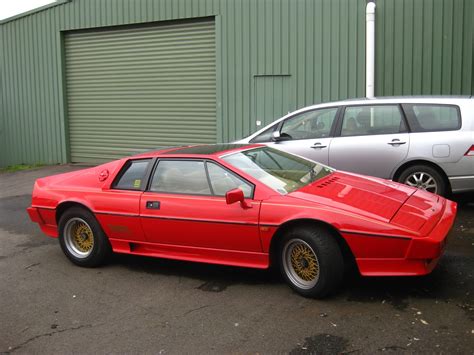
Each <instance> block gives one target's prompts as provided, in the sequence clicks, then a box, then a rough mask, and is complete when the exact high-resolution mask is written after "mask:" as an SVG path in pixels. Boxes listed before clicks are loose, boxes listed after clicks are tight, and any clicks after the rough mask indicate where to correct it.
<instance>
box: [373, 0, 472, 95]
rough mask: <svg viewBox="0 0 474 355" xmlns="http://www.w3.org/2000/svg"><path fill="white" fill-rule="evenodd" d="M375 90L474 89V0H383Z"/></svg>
mask: <svg viewBox="0 0 474 355" xmlns="http://www.w3.org/2000/svg"><path fill="white" fill-rule="evenodd" d="M376 16H377V18H376V33H377V37H376V45H377V48H376V83H375V91H376V95H380V96H381V95H418V94H447V95H449V94H454V95H459V94H464V95H472V94H473V93H474V77H473V75H474V68H473V66H474V57H473V50H474V47H473V42H474V1H473V0H383V1H377V13H376Z"/></svg>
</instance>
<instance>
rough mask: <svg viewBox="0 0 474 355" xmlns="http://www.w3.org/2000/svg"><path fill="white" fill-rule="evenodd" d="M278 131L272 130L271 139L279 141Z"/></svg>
mask: <svg viewBox="0 0 474 355" xmlns="http://www.w3.org/2000/svg"><path fill="white" fill-rule="evenodd" d="M281 140H282V139H281V136H280V131H273V133H272V141H274V142H279V141H281Z"/></svg>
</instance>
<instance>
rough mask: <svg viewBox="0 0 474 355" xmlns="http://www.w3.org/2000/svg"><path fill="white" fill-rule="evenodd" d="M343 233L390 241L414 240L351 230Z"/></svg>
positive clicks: (342, 231)
mask: <svg viewBox="0 0 474 355" xmlns="http://www.w3.org/2000/svg"><path fill="white" fill-rule="evenodd" d="M340 232H341V233H347V234H356V235H360V236H362V237H371V238H390V239H407V240H411V239H412V238H410V237H404V236H401V235H400V236H398V235H385V234H375V233H364V232H356V231H351V230H343V229H341V230H340Z"/></svg>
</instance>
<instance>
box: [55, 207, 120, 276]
mask: <svg viewBox="0 0 474 355" xmlns="http://www.w3.org/2000/svg"><path fill="white" fill-rule="evenodd" d="M59 244H60V245H61V249H62V250H63V252H64V254H65V255H66V256H67V257H68V259H69V260H71V261H72V262H73V263H74V264H76V265H79V266H85V267H94V266H98V265H100V264H102V263H103V262H104V261H105V260H106V259H107V257H108V256H109V255H110V254H111V250H112V249H111V247H110V243H109V240H108V239H107V236H106V235H105V233H104V232H103V230H102V228H101V227H100V225H99V223H98V222H97V220H96V219H95V217H94V215H93V214H92V213H91V212H89V211H88V210H86V209H83V208H78V207H73V208H70V209H68V210H67V211H65V212H64V214H63V215H62V216H61V218H60V220H59Z"/></svg>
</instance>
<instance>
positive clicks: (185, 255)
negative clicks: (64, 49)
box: [28, 145, 456, 276]
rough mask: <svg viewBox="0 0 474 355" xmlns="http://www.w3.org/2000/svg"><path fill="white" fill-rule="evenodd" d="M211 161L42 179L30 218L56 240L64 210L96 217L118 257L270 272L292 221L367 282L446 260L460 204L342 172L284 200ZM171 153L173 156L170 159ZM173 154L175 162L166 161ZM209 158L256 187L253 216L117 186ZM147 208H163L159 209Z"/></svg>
mask: <svg viewBox="0 0 474 355" xmlns="http://www.w3.org/2000/svg"><path fill="white" fill-rule="evenodd" d="M258 146H259V145H253V146H246V147H244V148H242V147H238V146H236V148H234V149H230V150H227V151H225V152H222V151H221V152H217V153H213V154H179V150H176V151H174V152H173V149H168V150H162V151H156V152H150V153H144V154H141V155H138V156H135V157H131V158H125V159H121V160H117V161H114V162H111V163H107V164H103V165H100V166H97V167H94V168H89V169H85V170H80V171H75V172H72V173H66V174H60V175H55V176H51V177H47V178H43V179H38V180H37V181H36V183H35V187H34V191H33V199H32V205H31V207H29V208H28V213H29V216H30V219H31V220H32V221H33V222H35V223H38V224H39V226H40V227H41V229H42V231H43V232H44V233H45V234H47V235H49V236H51V237H57V236H58V230H57V229H58V227H57V223H58V218H57V214H58V212H60V211H61V209H62V208H63V207H64V206H67V205H65V204H71V203H76V204H80V205H83V206H84V207H86V208H88V209H89V210H91V211H92V212H93V213H94V214H95V216H96V218H97V220H98V221H99V223H100V225H101V227H102V228H103V230H104V232H105V234H106V235H107V236H108V238H109V240H110V242H111V245H112V248H113V250H114V251H115V252H118V253H128V254H137V255H147V256H154V257H163V258H171V259H180V260H189V261H198V262H207V263H215V264H226V265H235V266H243V267H254V268H267V267H268V266H269V265H270V250H271V243H272V240H274V239H275V238H278V233H277V232H278V230H279V228H281V227H282V226H284V225H286V224H287V223H296V222H299V221H302V220H305V221H318V222H322V223H325V224H327V225H329V226H331V227H332V228H333V229H334V230H335V231H337V232H338V233H339V235H340V236H341V237H342V238H343V239H344V240H345V242H346V243H347V245H348V247H349V249H350V251H351V252H352V254H353V256H354V258H355V260H356V263H357V265H358V268H359V271H360V273H361V274H362V275H368V276H382V275H383V276H388V275H392V276H395V275H423V274H427V273H429V272H431V270H432V269H433V268H434V267H435V265H436V263H437V261H438V259H439V258H440V256H441V255H442V252H443V250H444V245H445V241H446V236H447V234H448V232H449V230H450V229H451V227H452V224H453V222H454V219H455V215H456V203H454V202H452V201H449V200H447V199H444V198H443V197H440V196H438V195H434V194H431V193H428V192H424V191H420V190H416V189H414V188H411V187H408V186H405V185H401V184H398V183H395V182H391V181H387V180H383V179H379V178H372V177H364V176H360V175H356V174H350V173H344V172H338V171H336V172H334V173H332V174H330V175H328V176H326V177H325V178H322V179H320V180H317V181H315V182H314V183H312V184H309V185H307V186H305V187H303V188H301V189H299V190H297V191H295V192H293V193H289V194H287V195H281V194H279V193H277V192H276V191H274V190H272V189H271V188H269V187H268V186H266V185H264V184H262V183H261V182H259V181H258V180H256V179H254V178H253V177H252V176H249V175H247V174H245V172H243V171H240V170H238V169H237V168H235V167H233V166H232V165H230V164H228V163H226V162H225V161H224V160H222V159H221V158H220V157H221V156H222V155H223V154H228V153H230V152H232V151H239V150H242V149H249V148H252V147H258ZM170 152H172V153H173V154H169V153H170ZM167 153H168V154H167ZM138 158H139V159H143V158H158V159H207V160H213V161H216V162H217V163H219V164H221V165H223V166H225V167H227V168H228V169H230V170H232V171H234V172H236V173H237V174H239V175H240V176H241V177H243V178H244V179H246V180H248V181H249V182H250V183H252V184H253V185H255V190H254V197H253V199H248V203H249V204H250V205H251V206H252V207H251V208H243V207H242V206H241V205H240V204H239V203H235V204H231V205H228V204H227V203H226V201H225V197H217V196H195V195H184V194H167V193H156V192H149V191H126V190H116V189H113V188H111V185H112V182H113V181H114V179H115V177H116V176H117V174H118V173H119V171H120V169H121V168H122V167H123V165H124V164H125V163H126V162H127V161H128V160H130V159H138ZM147 201H160V204H161V207H160V209H159V210H153V209H147V208H146V203H147Z"/></svg>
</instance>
